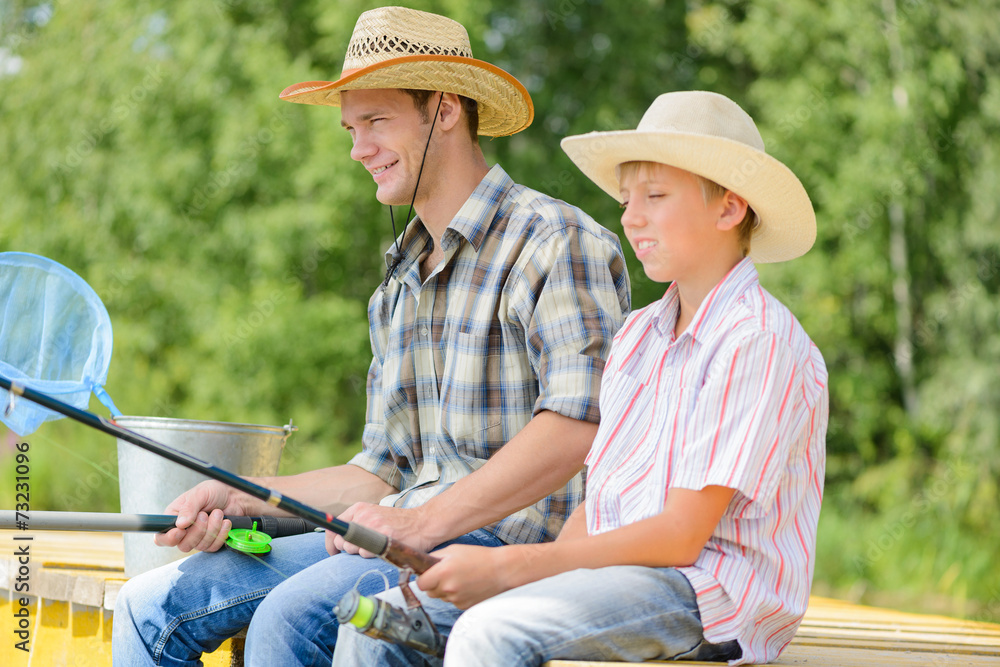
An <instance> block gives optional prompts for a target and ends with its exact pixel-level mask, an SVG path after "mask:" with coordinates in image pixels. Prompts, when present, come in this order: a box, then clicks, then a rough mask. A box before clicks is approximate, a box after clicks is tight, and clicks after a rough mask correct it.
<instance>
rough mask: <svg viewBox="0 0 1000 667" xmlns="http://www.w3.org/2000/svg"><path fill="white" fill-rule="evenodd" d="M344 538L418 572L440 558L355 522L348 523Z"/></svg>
mask: <svg viewBox="0 0 1000 667" xmlns="http://www.w3.org/2000/svg"><path fill="white" fill-rule="evenodd" d="M344 540H345V541H347V542H350V543H351V544H353V545H354V546H356V547H360V548H361V549H364V550H365V551H371V552H372V553H374V554H378V555H379V556H381V557H382V558H384V559H385V560H387V561H389V562H390V563H392V564H393V565H395V566H396V567H400V568H410V569H411V570H413V571H414V572H416V573H417V574H423V573H424V572H426V571H427V570H429V569H430V568H431V566H432V565H434V563H437V562H438V560H439V559H438V558H435V557H434V556H431V555H430V554H428V553H425V552H423V551H419V550H417V549H414V548H413V547H411V546H407V545H406V544H403V543H402V542H395V541H393V539H392V538H391V537H389V536H388V535H383V534H382V533H377V532H375V531H374V530H370V529H368V528H365V527H364V526H360V525H358V524H356V523H353V522H352V523H350V524H349V525H348V528H347V532H345V533H344Z"/></svg>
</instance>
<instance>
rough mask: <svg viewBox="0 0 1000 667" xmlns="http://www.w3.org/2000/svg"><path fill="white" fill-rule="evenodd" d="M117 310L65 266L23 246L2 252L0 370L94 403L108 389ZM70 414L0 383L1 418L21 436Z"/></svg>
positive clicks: (83, 405)
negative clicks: (113, 317)
mask: <svg viewBox="0 0 1000 667" xmlns="http://www.w3.org/2000/svg"><path fill="white" fill-rule="evenodd" d="M111 345H112V338H111V318H109V317H108V311H107V310H106V309H105V308H104V304H103V303H101V299H100V298H99V297H98V296H97V293H96V292H94V290H93V289H91V288H90V285H88V284H87V283H86V282H84V280H83V279H82V278H80V276H78V275H76V274H75V273H73V272H72V271H70V270H69V269H67V268H66V267H65V266H63V265H61V264H59V263H57V262H54V261H52V260H51V259H47V258H45V257H40V256H38V255H32V254H29V253H24V252H2V253H0V375H3V376H4V377H6V378H7V379H8V380H11V381H13V382H16V383H18V384H20V385H23V386H26V387H29V388H31V389H34V390H36V391H40V392H42V393H45V394H49V395H50V396H52V397H54V398H57V399H59V400H61V401H63V402H64V403H68V404H70V405H72V406H74V407H76V408H80V409H84V410H85V409H87V407H88V406H89V404H90V394H91V392H93V393H94V395H95V396H97V398H98V399H99V400H100V401H101V403H103V404H104V406H105V407H106V408H108V410H110V411H111V415H112V416H114V417H117V416H119V415H120V414H121V413H120V412H119V411H118V409H117V408H116V407H115V404H114V402H112V400H111V397H110V396H108V394H107V392H105V391H104V387H103V385H104V383H105V382H106V381H107V378H108V366H109V365H110V364H111ZM62 416H63V415H61V414H59V413H57V412H53V411H51V410H48V409H46V408H43V407H41V406H39V405H37V404H35V403H32V402H31V401H29V400H25V399H20V398H18V397H16V396H13V395H11V394H10V393H9V392H7V391H6V390H4V389H0V420H2V421H3V423H4V424H6V425H7V427H8V428H9V429H10V430H12V431H14V432H15V433H17V434H18V435H20V436H25V435H28V434H29V433H33V432H34V431H35V429H37V428H38V427H39V426H40V425H41V424H42V422H44V421H47V420H52V419H61V418H62Z"/></svg>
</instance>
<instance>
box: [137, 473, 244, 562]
mask: <svg viewBox="0 0 1000 667" xmlns="http://www.w3.org/2000/svg"><path fill="white" fill-rule="evenodd" d="M251 500H252V498H251V497H250V496H248V495H246V494H245V493H241V492H239V491H236V490H235V489H233V488H231V487H229V486H226V485H225V484H223V483H222V482H216V481H214V480H209V481H206V482H202V483H201V484H199V485H198V486H196V487H194V488H193V489H191V490H190V491H187V492H185V493H183V494H182V495H181V496H179V497H178V498H177V499H176V500H174V501H173V502H172V503H170V504H169V505H167V509H166V513H167V514H176V515H177V521H176V522H175V523H174V526H175V528H171V529H170V530H168V531H166V532H164V533H158V534H156V535H155V536H154V537H153V540H154V541H155V542H156V543H157V544H158V545H160V546H161V547H177V548H178V549H180V550H181V551H183V552H184V553H187V552H189V551H192V550H194V549H197V550H198V551H218V550H219V549H220V548H221V547H222V545H223V544H225V542H226V536H227V535H229V529H230V528H231V527H232V524H231V523H230V522H229V521H226V520H224V519H223V518H222V517H223V515H225V514H229V515H231V516H246V515H247V514H248V512H247V509H248V506H249V504H250V501H251Z"/></svg>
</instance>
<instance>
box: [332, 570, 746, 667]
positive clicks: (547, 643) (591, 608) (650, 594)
mask: <svg viewBox="0 0 1000 667" xmlns="http://www.w3.org/2000/svg"><path fill="white" fill-rule="evenodd" d="M414 588H415V587H414V586H411V589H414ZM379 597H385V598H386V599H387V600H389V601H390V602H391V603H392V604H395V605H399V606H402V598H401V596H400V595H399V589H393V590H392V591H390V592H389V593H387V594H383V595H380V596H379ZM418 597H420V600H421V602H422V603H423V604H424V606H425V608H426V610H427V612H428V614H430V616H431V618H432V619H433V620H434V622H435V624H436V625H437V626H438V630H439V631H441V633H442V634H448V644H447V651H446V653H445V658H444V665H445V667H452V666H454V667H476V666H479V665H482V666H484V667H485V666H486V665H541V664H543V663H544V662H546V661H547V660H559V659H561V660H603V661H622V662H642V661H644V660H657V659H658V660H704V661H722V660H730V659H737V658H739V657H740V656H741V655H742V649H740V646H739V644H738V643H737V642H736V641H730V642H726V643H724V644H710V643H708V642H706V641H705V638H704V636H703V633H702V626H701V618H700V616H699V614H698V603H697V600H696V598H695V593H694V590H693V589H692V588H691V584H689V583H688V580H687V579H686V578H685V577H684V575H683V574H681V573H680V572H678V571H677V570H675V569H673V568H648V567H633V566H621V567H606V568H601V569H597V570H574V571H572V572H565V573H563V574H560V575H557V576H555V577H550V578H548V579H543V580H541V581H536V582H534V583H532V584H528V585H527V586H522V587H520V588H515V589H513V590H510V591H507V592H505V593H502V594H500V595H497V596H496V597H493V598H490V599H489V600H485V601H483V602H481V603H479V604H477V605H475V606H474V607H472V608H471V609H469V610H468V611H467V612H465V613H464V614H463V613H462V612H461V610H459V609H457V608H455V607H454V606H452V605H450V604H448V603H445V602H441V601H440V600H433V599H431V598H428V597H427V596H426V595H423V594H421V593H418ZM440 664H441V660H438V659H436V658H432V657H430V656H427V655H425V654H423V653H418V652H417V651H414V650H412V649H408V648H403V647H401V646H396V645H395V644H389V643H387V642H384V641H380V640H377V639H372V638H370V637H367V636H365V635H362V634H360V633H359V632H357V631H356V630H355V629H354V628H353V627H350V626H347V627H343V628H341V629H340V637H339V639H338V641H337V650H336V653H335V654H334V662H333V665H334V667H352V666H355V665H362V666H363V665H386V666H388V667H397V666H402V665H434V666H437V665H440Z"/></svg>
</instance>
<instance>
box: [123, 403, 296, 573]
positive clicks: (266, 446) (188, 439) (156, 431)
mask: <svg viewBox="0 0 1000 667" xmlns="http://www.w3.org/2000/svg"><path fill="white" fill-rule="evenodd" d="M115 422H116V423H117V424H118V425H119V426H121V427H123V428H126V429H128V430H130V431H135V432H136V433H139V434H140V435H144V436H146V437H147V438H150V439H152V440H155V441H156V442H158V443H160V444H163V445H166V446H167V447H171V448H173V449H178V450H180V451H182V452H186V453H188V454H190V455H192V456H194V457H197V458H199V459H201V460H202V461H205V462H207V463H211V464H213V465H215V466H217V467H219V468H222V469H224V470H227V471H229V472H232V473H235V474H237V475H240V476H243V477H266V476H270V475H276V474H277V473H278V462H279V461H280V460H281V450H282V448H283V447H284V445H285V440H286V439H287V438H288V436H289V435H290V434H291V432H292V431H294V430H295V428H294V427H293V426H292V425H291V423H289V424H288V425H287V426H258V425H255V424H230V423H225V422H207V421H193V420H188V419H167V418H163V417H118V418H116V419H115ZM206 479H208V477H206V476H204V475H202V474H199V473H197V472H195V471H193V470H189V469H188V468H185V467H184V466H181V465H179V464H177V463H174V462H172V461H168V460H167V459H165V458H163V457H161V456H157V455H156V454H153V453H152V452H147V451H146V450H145V449H142V448H141V447H139V446H137V445H133V444H132V443H129V442H125V441H124V440H119V441H118V490H119V494H120V499H121V511H122V512H123V513H125V514H163V513H164V509H165V508H166V507H167V505H169V504H170V502H171V501H172V500H174V499H175V498H177V496H179V495H181V494H182V493H184V492H185V491H187V490H188V489H190V488H191V487H193V486H194V485H196V484H198V483H199V482H202V481H204V480H206ZM188 555H190V554H185V553H182V552H181V551H180V550H179V549H177V548H176V547H169V548H168V547H159V546H156V544H155V543H154V542H153V535H152V534H151V533H125V576H127V577H134V576H135V575H137V574H141V573H143V572H145V571H147V570H152V569H153V568H156V567H159V566H161V565H166V564H167V563H170V562H172V561H175V560H177V559H179V558H183V557H185V556H188Z"/></svg>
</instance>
